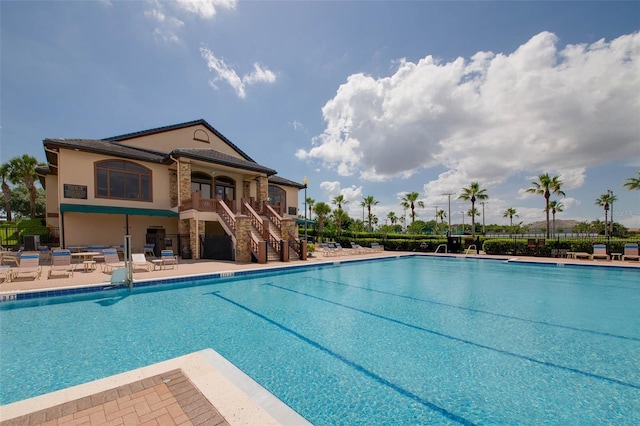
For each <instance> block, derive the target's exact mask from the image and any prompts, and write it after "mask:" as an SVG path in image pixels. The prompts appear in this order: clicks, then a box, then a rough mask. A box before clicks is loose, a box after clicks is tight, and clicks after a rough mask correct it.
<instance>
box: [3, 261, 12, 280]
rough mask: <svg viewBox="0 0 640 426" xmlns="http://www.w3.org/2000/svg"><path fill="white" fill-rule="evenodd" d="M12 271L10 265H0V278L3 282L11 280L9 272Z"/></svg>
mask: <svg viewBox="0 0 640 426" xmlns="http://www.w3.org/2000/svg"><path fill="white" fill-rule="evenodd" d="M12 273H13V271H12V270H11V266H8V265H0V280H3V281H5V282H9V281H11V274H12Z"/></svg>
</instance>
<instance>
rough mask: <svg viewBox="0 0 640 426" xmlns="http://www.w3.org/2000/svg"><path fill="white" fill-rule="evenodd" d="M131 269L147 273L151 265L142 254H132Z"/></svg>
mask: <svg viewBox="0 0 640 426" xmlns="http://www.w3.org/2000/svg"><path fill="white" fill-rule="evenodd" d="M131 268H132V269H146V270H147V272H149V271H151V269H152V268H153V265H152V264H151V263H150V262H147V258H146V257H145V255H144V253H132V254H131Z"/></svg>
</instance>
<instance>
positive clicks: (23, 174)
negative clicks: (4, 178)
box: [9, 154, 44, 219]
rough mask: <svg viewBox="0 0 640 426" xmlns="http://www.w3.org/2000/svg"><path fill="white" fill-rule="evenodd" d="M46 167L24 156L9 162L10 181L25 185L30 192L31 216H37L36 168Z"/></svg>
mask: <svg viewBox="0 0 640 426" xmlns="http://www.w3.org/2000/svg"><path fill="white" fill-rule="evenodd" d="M40 165H44V164H40V163H38V160H37V159H36V158H35V157H32V156H30V155H28V154H24V155H23V156H22V157H15V158H12V159H11V160H9V180H10V181H11V182H13V183H24V185H25V186H26V187H27V190H28V191H29V207H30V213H31V214H30V216H31V218H32V219H33V218H34V217H35V216H36V194H37V192H38V190H37V189H36V186H35V183H36V180H37V179H38V175H37V174H36V167H37V166H40Z"/></svg>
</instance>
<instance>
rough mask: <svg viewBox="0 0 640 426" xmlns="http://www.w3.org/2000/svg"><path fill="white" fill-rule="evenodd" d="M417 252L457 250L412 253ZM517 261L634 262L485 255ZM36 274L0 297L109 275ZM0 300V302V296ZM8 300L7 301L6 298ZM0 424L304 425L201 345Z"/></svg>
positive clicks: (32, 404)
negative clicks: (195, 351)
mask: <svg viewBox="0 0 640 426" xmlns="http://www.w3.org/2000/svg"><path fill="white" fill-rule="evenodd" d="M407 254H416V253H413V252H371V253H364V254H356V255H350V254H344V255H340V256H331V257H324V256H317V257H312V258H310V259H309V260H308V261H292V262H286V263H282V262H270V263H269V264H267V265H258V264H255V263H248V264H241V263H235V262H224V261H208V260H202V261H195V260H184V261H181V262H180V265H179V266H178V268H174V269H165V270H158V271H151V272H144V271H140V272H138V271H136V272H135V273H134V280H155V279H163V278H170V277H176V276H181V277H183V276H194V277H196V276H200V275H206V274H212V273H219V272H232V271H240V270H268V269H270V268H274V267H277V268H282V267H286V266H292V267H293V266H303V265H314V264H323V263H328V264H333V263H335V262H341V261H346V260H354V259H375V258H389V257H397V256H401V255H407ZM420 254H422V255H425V256H438V257H442V256H448V257H450V256H457V257H464V255H452V254H448V255H445V254H438V255H434V254H433V253H420ZM467 257H468V258H475V257H480V258H492V259H496V260H503V261H505V260H510V261H519V262H533V263H549V264H580V265H596V266H603V267H607V266H624V267H629V268H640V262H637V261H635V262H632V261H625V262H621V261H591V260H573V259H557V258H543V257H512V256H486V255H475V254H470V255H468V256H467ZM48 268H49V267H48V266H46V265H45V266H44V267H43V272H42V277H41V278H40V279H38V280H33V279H31V278H27V279H19V280H15V281H13V282H10V283H5V282H0V296H7V295H12V294H17V293H23V292H33V291H43V290H50V289H59V288H73V287H86V286H92V285H104V284H105V283H108V282H109V278H110V275H109V274H105V273H103V272H101V270H100V268H98V269H97V270H95V271H91V272H83V271H76V272H75V273H74V274H73V277H69V278H67V277H64V278H50V279H47V278H46V277H47V273H48ZM3 303H4V302H3ZM9 303H10V302H9ZM0 421H1V423H0V424H1V426H10V425H11V426H13V425H76V424H84V425H103V424H105V425H129V424H144V425H189V424H193V425H197V424H203V425H217V424H220V425H225V424H230V425H256V424H260V425H271V424H273V425H275V424H304V423H305V422H306V421H305V420H304V419H303V418H302V417H300V416H299V415H298V414H297V413H295V411H293V410H291V409H290V408H288V407H286V406H285V405H284V404H283V403H282V402H280V401H279V400H278V399H277V398H275V397H274V396H273V395H271V394H270V393H269V392H267V391H266V390H264V388H262V387H261V386H260V385H258V384H257V383H255V382H254V381H253V380H251V379H250V378H248V377H247V376H246V375H244V373H242V372H241V371H239V370H238V369H237V368H235V367H234V366H233V365H232V364H231V363H229V362H228V361H226V360H225V359H224V358H222V357H221V356H220V355H218V354H217V353H216V352H215V351H213V350H204V351H200V352H197V353H193V354H188V355H185V356H182V357H178V358H175V359H172V360H168V361H164V362H161V363H158V364H154V365H150V366H147V367H144V368H141V369H137V370H133V371H130V372H126V373H122V374H118V375H115V376H111V377H107V378H104V379H101V380H97V381H95V382H90V383H86V384H82V385H78V386H74V387H72V388H68V389H63V390H60V391H57V392H52V393H50V394H46V395H42V396H39V397H35V398H31V399H28V400H24V401H18V402H15V403H12V404H7V405H4V406H0Z"/></svg>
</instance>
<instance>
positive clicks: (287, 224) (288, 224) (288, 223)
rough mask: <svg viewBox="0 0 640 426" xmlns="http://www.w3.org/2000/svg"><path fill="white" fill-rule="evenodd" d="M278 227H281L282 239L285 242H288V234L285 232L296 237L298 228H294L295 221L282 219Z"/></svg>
mask: <svg viewBox="0 0 640 426" xmlns="http://www.w3.org/2000/svg"><path fill="white" fill-rule="evenodd" d="M280 225H281V227H282V230H281V231H282V239H283V240H285V241H288V240H289V233H288V232H287V230H289V231H291V233H292V234H293V235H295V236H296V237H297V236H298V227H297V226H296V221H295V219H282V221H280Z"/></svg>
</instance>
